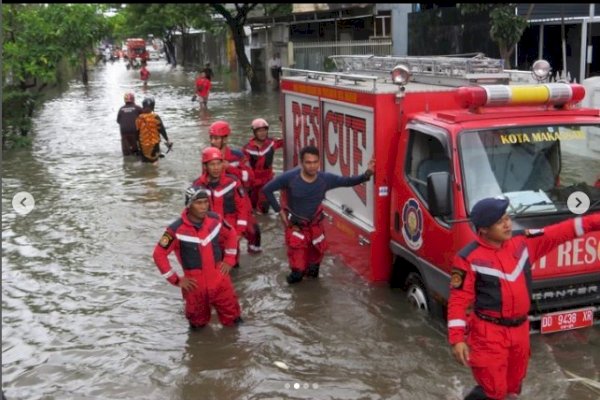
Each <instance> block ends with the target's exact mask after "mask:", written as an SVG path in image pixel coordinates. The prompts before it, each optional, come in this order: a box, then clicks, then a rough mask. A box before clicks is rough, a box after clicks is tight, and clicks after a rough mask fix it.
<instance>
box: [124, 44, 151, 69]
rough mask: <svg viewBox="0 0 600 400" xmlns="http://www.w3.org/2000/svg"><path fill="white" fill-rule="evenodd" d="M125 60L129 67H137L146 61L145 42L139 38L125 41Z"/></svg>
mask: <svg viewBox="0 0 600 400" xmlns="http://www.w3.org/2000/svg"><path fill="white" fill-rule="evenodd" d="M127 58H128V59H129V66H139V65H141V63H142V61H148V51H147V50H146V41H145V40H144V39H140V38H133V39H127Z"/></svg>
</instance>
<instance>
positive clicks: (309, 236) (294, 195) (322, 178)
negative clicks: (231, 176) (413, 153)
mask: <svg viewBox="0 0 600 400" xmlns="http://www.w3.org/2000/svg"><path fill="white" fill-rule="evenodd" d="M320 165H321V164H320V159H319V149H317V148H316V147H314V146H306V147H304V148H302V149H301V150H300V168H294V169H291V170H289V171H286V172H284V173H283V174H281V175H279V176H278V177H277V178H275V179H273V180H272V181H270V182H269V183H267V184H266V185H265V187H264V188H263V191H264V193H265V196H266V197H267V199H268V200H269V203H270V204H271V207H273V210H275V211H276V212H278V213H279V216H280V218H281V222H282V223H283V226H284V227H285V244H286V246H287V256H288V260H289V265H290V269H291V270H292V271H291V272H290V274H289V275H288V276H287V278H286V279H287V282H288V284H290V285H291V284H293V283H297V282H300V281H302V279H303V277H304V276H309V277H312V278H318V277H319V268H320V265H321V261H322V260H323V256H324V254H325V250H326V249H327V241H326V240H325V231H324V229H323V207H322V205H321V202H322V201H323V200H324V199H325V193H326V192H327V191H328V190H331V189H335V188H338V187H350V186H355V185H358V184H361V183H363V182H366V181H368V180H369V179H371V176H372V175H373V173H374V171H375V160H370V161H369V164H368V166H367V170H366V171H365V172H364V173H363V174H361V175H356V176H339V175H336V174H332V173H329V172H321V171H319V167H320ZM277 190H282V191H283V193H282V197H283V198H284V199H285V203H286V206H285V207H284V208H282V207H281V206H280V204H279V202H278V201H277V199H276V198H275V195H274V192H275V191H277Z"/></svg>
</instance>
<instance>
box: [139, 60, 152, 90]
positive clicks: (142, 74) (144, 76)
mask: <svg viewBox="0 0 600 400" xmlns="http://www.w3.org/2000/svg"><path fill="white" fill-rule="evenodd" d="M140 79H141V80H142V82H144V86H147V85H148V79H150V71H148V68H146V60H144V61H142V68H141V69H140Z"/></svg>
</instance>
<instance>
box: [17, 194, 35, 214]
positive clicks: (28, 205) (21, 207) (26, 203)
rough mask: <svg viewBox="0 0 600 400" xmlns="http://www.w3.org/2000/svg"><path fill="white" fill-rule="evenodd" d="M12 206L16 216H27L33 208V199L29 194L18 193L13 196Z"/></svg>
mask: <svg viewBox="0 0 600 400" xmlns="http://www.w3.org/2000/svg"><path fill="white" fill-rule="evenodd" d="M12 206H13V208H14V209H15V211H16V212H17V213H18V214H21V215H27V214H29V213H30V212H31V211H32V210H33V208H34V207H35V199H34V198H33V195H32V194H31V193H29V192H19V193H17V194H15V195H14V197H13V199H12Z"/></svg>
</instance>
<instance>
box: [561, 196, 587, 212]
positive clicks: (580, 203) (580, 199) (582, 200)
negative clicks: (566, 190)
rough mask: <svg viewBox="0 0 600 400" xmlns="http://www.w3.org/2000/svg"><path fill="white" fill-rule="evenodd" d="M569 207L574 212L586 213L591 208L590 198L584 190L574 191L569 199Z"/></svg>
mask: <svg viewBox="0 0 600 400" xmlns="http://www.w3.org/2000/svg"><path fill="white" fill-rule="evenodd" d="M567 207H569V211H571V212H572V213H573V214H577V215H581V214H584V213H585V212H586V211H587V210H588V209H589V208H590V198H589V197H588V195H587V194H585V193H584V192H573V193H571V194H570V195H569V198H568V199H567Z"/></svg>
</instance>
